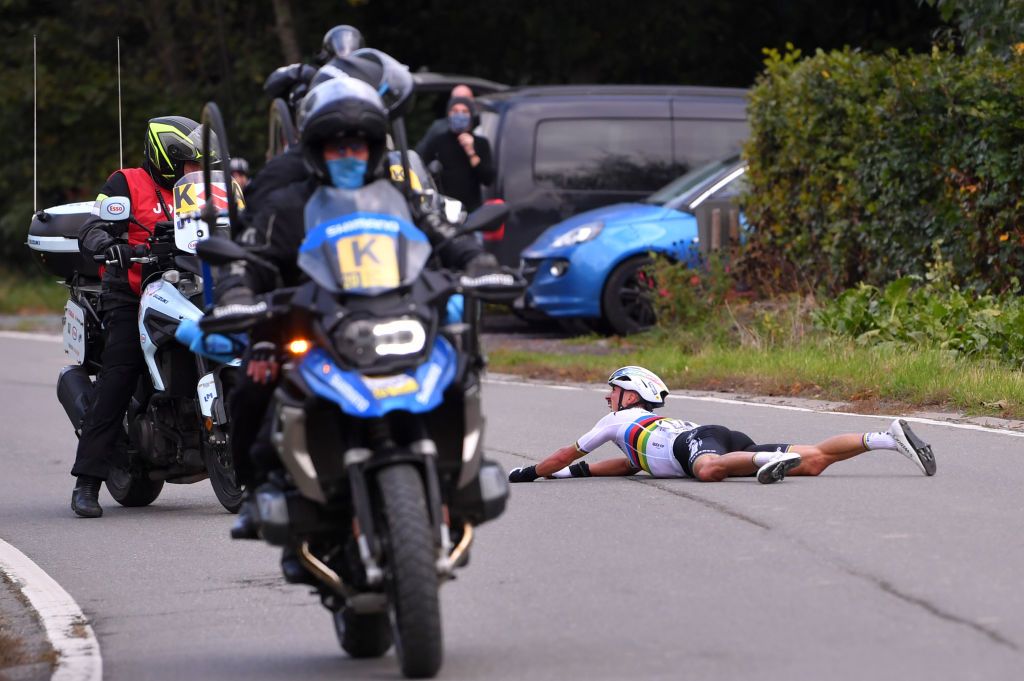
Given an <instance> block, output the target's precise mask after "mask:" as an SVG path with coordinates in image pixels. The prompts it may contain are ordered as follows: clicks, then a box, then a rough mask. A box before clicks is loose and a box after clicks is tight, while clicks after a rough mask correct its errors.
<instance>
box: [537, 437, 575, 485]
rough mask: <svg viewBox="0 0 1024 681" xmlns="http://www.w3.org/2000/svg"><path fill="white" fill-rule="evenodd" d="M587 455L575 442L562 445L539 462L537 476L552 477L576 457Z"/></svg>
mask: <svg viewBox="0 0 1024 681" xmlns="http://www.w3.org/2000/svg"><path fill="white" fill-rule="evenodd" d="M585 455H586V452H581V451H580V450H579V449H578V448H577V447H576V443H575V442H574V443H572V444H571V445H568V446H566V447H562V448H561V449H559V450H558V451H556V452H555V453H554V454H552V455H551V456H549V457H548V458H546V459H544V460H543V461H541V462H540V463H539V464H537V476H538V477H541V478H548V477H551V475H552V474H553V473H554V472H555V471H560V470H562V469H563V468H565V467H566V466H568V465H569V464H571V463H572V462H573V461H575V460H576V459H578V458H580V457H581V456H585Z"/></svg>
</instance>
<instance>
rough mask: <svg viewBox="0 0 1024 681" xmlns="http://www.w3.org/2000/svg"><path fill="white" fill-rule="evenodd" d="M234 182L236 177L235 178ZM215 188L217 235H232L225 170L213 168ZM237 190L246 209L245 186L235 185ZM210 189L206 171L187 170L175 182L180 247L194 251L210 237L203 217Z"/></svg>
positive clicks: (176, 233)
mask: <svg viewBox="0 0 1024 681" xmlns="http://www.w3.org/2000/svg"><path fill="white" fill-rule="evenodd" d="M232 182H234V180H232ZM210 184H211V186H212V189H211V191H210V195H211V196H212V199H213V205H214V207H215V208H216V209H217V226H216V230H215V233H216V234H217V235H218V236H224V237H230V225H229V224H228V192H227V185H225V183H224V172H223V171H221V170H214V171H212V172H211V173H210ZM234 193H235V197H236V202H237V203H238V210H240V211H241V210H242V209H243V208H245V203H244V202H243V200H242V189H241V188H240V187H239V186H238V184H237V183H235V184H234ZM206 201H207V192H206V185H205V184H204V183H203V173H202V172H201V171H196V172H194V173H186V174H185V175H183V176H182V177H181V179H180V180H178V181H177V182H176V183H175V184H174V245H175V247H176V248H177V249H178V250H181V251H185V252H186V253H195V252H196V244H197V243H199V242H200V241H202V240H203V239H206V238H208V237H209V236H210V234H209V226H208V225H207V224H206V222H205V221H204V220H203V218H202V210H203V208H204V207H205V206H206Z"/></svg>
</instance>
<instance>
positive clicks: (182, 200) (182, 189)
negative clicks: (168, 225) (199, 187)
mask: <svg viewBox="0 0 1024 681" xmlns="http://www.w3.org/2000/svg"><path fill="white" fill-rule="evenodd" d="M195 210H199V196H198V194H197V192H196V185H194V184H192V183H189V182H186V183H184V184H178V185H175V186H174V212H175V213H191V212H192V211H195Z"/></svg>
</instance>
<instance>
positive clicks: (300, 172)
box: [245, 146, 309, 215]
mask: <svg viewBox="0 0 1024 681" xmlns="http://www.w3.org/2000/svg"><path fill="white" fill-rule="evenodd" d="M307 177H309V168H307V167H306V162H305V161H304V160H303V158H302V150H301V148H300V147H298V146H294V147H292V148H290V149H288V151H286V152H284V153H283V154H278V155H277V156H275V157H274V158H272V159H270V160H269V161H267V164H266V165H265V166H263V168H262V169H260V171H259V172H258V173H256V175H255V176H254V177H253V178H252V180H251V181H250V182H249V184H247V185H246V187H245V210H246V211H247V212H248V213H249V214H250V215H256V214H257V213H259V212H260V211H261V210H263V207H264V204H265V203H266V201H267V197H268V196H270V195H271V194H272V193H274V192H275V191H277V190H278V189H280V188H281V187H286V186H288V185H290V184H292V183H293V182H298V181H300V180H305V179H306V178H307Z"/></svg>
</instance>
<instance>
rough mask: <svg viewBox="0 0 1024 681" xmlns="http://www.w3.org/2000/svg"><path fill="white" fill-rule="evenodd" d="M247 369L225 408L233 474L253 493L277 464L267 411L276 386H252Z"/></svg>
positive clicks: (242, 372) (240, 370)
mask: <svg viewBox="0 0 1024 681" xmlns="http://www.w3.org/2000/svg"><path fill="white" fill-rule="evenodd" d="M247 365H248V363H245V364H243V365H242V366H241V367H240V368H239V372H238V381H237V382H236V383H235V387H234V388H233V389H232V391H231V396H230V397H229V398H228V405H229V409H230V411H231V413H230V415H229V418H230V424H231V426H230V429H231V458H232V459H233V461H234V465H235V474H236V475H237V476H238V481H239V482H240V483H242V485H243V486H244V487H245V488H246V489H248V490H252V489H254V488H255V487H257V486H259V485H260V484H261V483H263V482H264V481H265V480H266V478H267V474H268V473H269V472H270V471H271V470H274V469H275V468H279V467H280V464H279V463H278V460H277V452H276V451H275V450H274V446H273V444H271V442H270V427H271V421H270V419H271V414H270V413H269V410H270V406H271V398H272V397H273V395H274V388H275V387H276V384H264V383H256V382H254V381H253V380H252V379H251V378H249V377H248V376H247V375H246V374H245V370H246V368H247Z"/></svg>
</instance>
